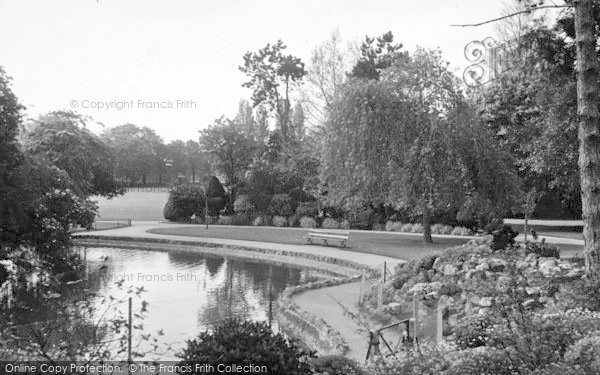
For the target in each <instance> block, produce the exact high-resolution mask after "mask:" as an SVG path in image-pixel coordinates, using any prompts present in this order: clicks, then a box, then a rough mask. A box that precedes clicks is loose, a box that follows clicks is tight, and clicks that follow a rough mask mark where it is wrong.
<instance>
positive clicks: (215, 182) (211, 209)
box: [206, 176, 226, 216]
mask: <svg viewBox="0 0 600 375" xmlns="http://www.w3.org/2000/svg"><path fill="white" fill-rule="evenodd" d="M206 195H207V197H208V214H209V215H210V216H218V214H219V211H221V210H222V209H223V208H225V201H226V200H225V198H226V193H225V189H223V185H221V182H220V181H219V179H218V178H217V177H216V176H212V177H211V178H210V180H209V182H208V188H207V191H206Z"/></svg>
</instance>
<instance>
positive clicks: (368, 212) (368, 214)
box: [352, 207, 375, 230]
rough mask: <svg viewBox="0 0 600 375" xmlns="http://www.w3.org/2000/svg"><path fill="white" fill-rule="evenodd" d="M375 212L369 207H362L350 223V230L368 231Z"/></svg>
mask: <svg viewBox="0 0 600 375" xmlns="http://www.w3.org/2000/svg"><path fill="white" fill-rule="evenodd" d="M374 216H375V211H374V210H373V209H372V208H371V207H364V208H362V209H359V210H358V211H357V212H356V215H355V218H354V220H353V221H352V228H356V229H364V230H369V229H371V227H372V226H373V222H374Z"/></svg>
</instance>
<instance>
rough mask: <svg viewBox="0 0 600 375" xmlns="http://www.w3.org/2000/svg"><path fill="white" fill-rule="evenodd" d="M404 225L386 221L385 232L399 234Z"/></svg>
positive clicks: (398, 222)
mask: <svg viewBox="0 0 600 375" xmlns="http://www.w3.org/2000/svg"><path fill="white" fill-rule="evenodd" d="M403 225H404V223H402V222H400V221H391V220H388V221H386V223H385V230H386V231H388V232H400V231H401V229H402V226H403Z"/></svg>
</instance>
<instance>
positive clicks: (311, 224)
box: [300, 216, 317, 228]
mask: <svg viewBox="0 0 600 375" xmlns="http://www.w3.org/2000/svg"><path fill="white" fill-rule="evenodd" d="M300 226H301V227H302V228H316V227H317V222H316V221H315V219H313V218H312V217H308V216H303V217H302V218H301V219H300Z"/></svg>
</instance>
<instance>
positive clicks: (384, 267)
mask: <svg viewBox="0 0 600 375" xmlns="http://www.w3.org/2000/svg"><path fill="white" fill-rule="evenodd" d="M386 279H387V264H386V262H383V283H384V284H385V281H386Z"/></svg>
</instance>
